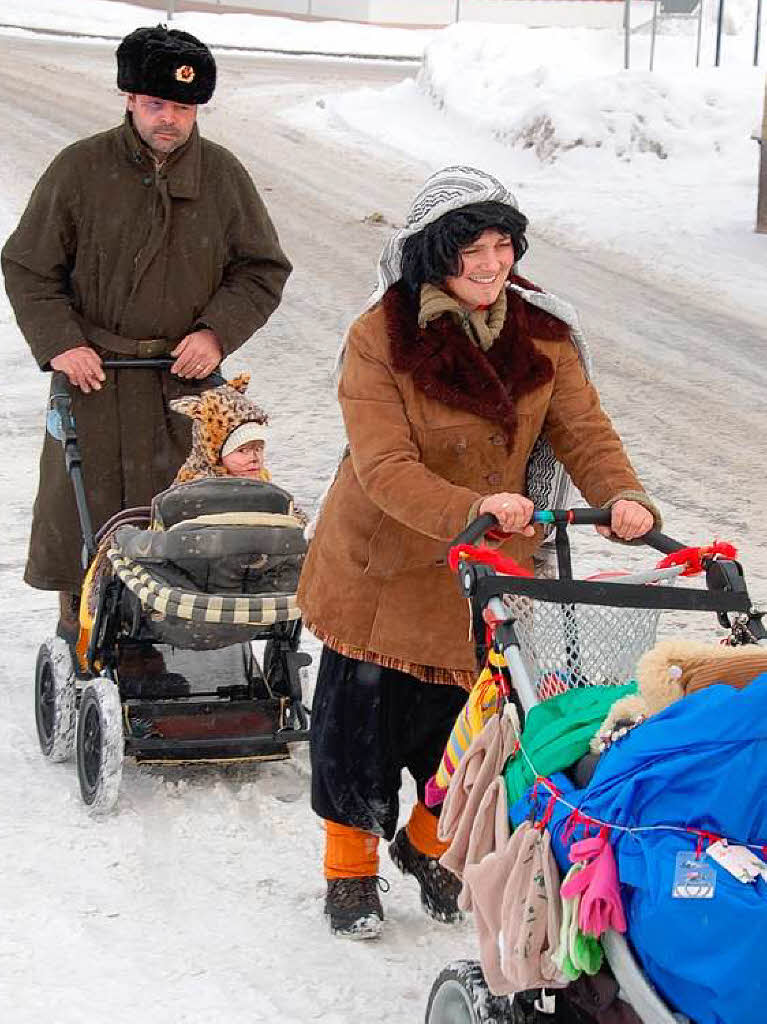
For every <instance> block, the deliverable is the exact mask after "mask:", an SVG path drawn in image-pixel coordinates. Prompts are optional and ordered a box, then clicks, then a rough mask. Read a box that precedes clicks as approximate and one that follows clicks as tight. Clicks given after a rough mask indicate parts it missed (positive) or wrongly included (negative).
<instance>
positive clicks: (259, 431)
mask: <svg viewBox="0 0 767 1024" xmlns="http://www.w3.org/2000/svg"><path fill="white" fill-rule="evenodd" d="M269 434H270V431H269V428H268V427H267V426H266V425H265V424H264V423H256V422H255V421H254V420H248V422H247V423H241V424H240V425H239V427H235V428H234V430H233V431H232V432H231V434H230V435H229V437H227V439H226V441H224V444H223V447H222V448H221V458H222V459H223V458H225V457H226V456H227V455H231V453H232V452H233V451H236V449H237V448H242V446H243V445H244V444H248V443H249V442H250V441H263V442H264V443H266V441H267V440H268V439H269Z"/></svg>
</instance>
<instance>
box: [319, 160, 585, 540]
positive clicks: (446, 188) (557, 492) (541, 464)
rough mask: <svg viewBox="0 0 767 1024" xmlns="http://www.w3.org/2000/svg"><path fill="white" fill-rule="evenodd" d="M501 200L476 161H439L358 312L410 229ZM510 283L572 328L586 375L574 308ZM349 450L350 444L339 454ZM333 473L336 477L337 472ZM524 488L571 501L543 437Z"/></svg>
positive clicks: (543, 497)
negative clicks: (465, 164)
mask: <svg viewBox="0 0 767 1024" xmlns="http://www.w3.org/2000/svg"><path fill="white" fill-rule="evenodd" d="M488 202H496V203H504V204H506V205H507V206H512V207H513V208H514V209H515V210H518V209H519V207H518V205H517V200H516V198H515V197H514V195H513V194H512V193H511V192H510V191H509V190H508V189H507V188H506V186H505V185H503V184H502V183H501V182H500V181H499V180H498V179H497V178H494V177H493V175H492V174H488V173H487V172H486V171H480V170H478V169H477V168H476V167H462V166H456V167H443V168H442V170H439V171H435V173H434V174H432V175H431V177H430V178H427V179H426V182H425V183H424V186H423V188H422V189H421V190H420V192H419V193H418V194H417V195H416V197H415V199H414V200H413V203H412V205H411V207H410V211H409V213H408V215H407V219H406V221H405V224H404V226H403V227H401V228H398V229H397V230H396V231H395V232H394V234H393V235H392V236H391V238H390V239H389V240H388V242H387V243H386V245H385V246H384V248H383V251H382V253H381V256H380V258H379V260H378V283H377V285H376V288H375V291H374V292H373V293H372V294H371V295H370V297H369V298H368V301H367V302H366V303H365V307H364V309H363V310H361V313H363V312H365V311H366V310H368V309H370V308H371V307H372V306H374V305H375V304H376V303H377V302H380V300H381V299H382V298H383V297H384V295H385V294H386V292H387V291H388V290H389V288H391V286H392V285H393V284H396V283H397V281H399V280H400V279H401V277H402V250H403V248H404V245H405V242H406V240H407V239H408V238H410V237H411V236H412V235H417V234H418V232H419V231H422V230H423V229H424V228H425V227H426V226H427V225H429V224H433V223H434V221H436V220H439V218H440V217H443V216H444V215H445V214H446V213H451V212H452V211H453V210H460V209H461V208H462V207H464V206H472V205H474V204H475V203H488ZM507 287H508V288H510V289H511V290H513V291H514V292H516V293H517V294H518V295H520V296H521V297H522V298H523V299H524V300H525V301H526V302H529V303H530V304H531V305H533V306H538V307H539V308H540V309H543V310H545V311H546V312H547V313H551V314H552V315H553V316H555V317H557V318H558V319H559V320H562V321H563V322H564V323H566V324H567V325H568V327H569V328H570V333H571V336H572V339H573V341H574V343H575V346H576V348H577V349H578V354H579V356H580V360H581V364H582V365H583V368H584V371H585V373H586V375H587V376H590V374H591V359H590V356H589V351H588V347H587V345H586V339H585V338H584V336H583V332H582V330H581V327H580V322H579V320H578V314H577V313H576V311H575V309H574V307H573V306H571V305H570V303H569V302H566V301H564V300H563V299H560V298H558V297H557V296H556V295H552V294H551V293H550V292H538V291H531V290H530V289H527V288H522V287H521V286H519V285H515V284H509V285H507ZM347 333H348V332H347ZM345 348H346V336H344V339H343V341H342V342H341V347H340V349H339V352H338V360H337V364H336V365H337V369H338V370H339V371H340V368H341V364H342V362H343V356H344V351H345ZM346 454H348V445H347V446H346V448H345V449H344V452H343V454H342V458H343V456H345V455H346ZM333 479H335V474H334V477H333ZM332 483H333V480H331V481H330V482H329V483H328V486H327V487H326V488H325V491H324V492H323V494H322V496H321V497H320V501H319V508H318V510H317V514H316V516H315V519H314V521H313V522H312V523H310V524H309V526H308V527H307V536H308V537H311V536H312V535H313V533H314V526H315V524H316V522H317V519H318V518H319V516H320V513H321V511H322V507H323V505H324V504H325V497H326V496H327V493H328V491H329V490H330V486H331V485H332ZM525 490H526V494H527V497H528V498H530V499H531V500H532V502H533V504H534V505H535V507H536V508H539V509H545V508H567V507H568V506H569V505H570V504H572V502H573V500H574V498H575V495H576V494H577V492H576V491H575V487H574V485H573V483H572V481H571V480H570V477H569V476H568V475H567V473H566V472H565V469H564V467H563V466H562V465H561V463H559V462H558V461H557V460H556V458H555V456H554V452H553V449H552V447H551V445H550V443H549V442H548V441H547V440H546V439H545V438H543V437H539V438H538V440H537V441H536V443H535V445H534V447H533V451H532V453H531V455H530V459H529V461H528V464H527V474H526V488H525Z"/></svg>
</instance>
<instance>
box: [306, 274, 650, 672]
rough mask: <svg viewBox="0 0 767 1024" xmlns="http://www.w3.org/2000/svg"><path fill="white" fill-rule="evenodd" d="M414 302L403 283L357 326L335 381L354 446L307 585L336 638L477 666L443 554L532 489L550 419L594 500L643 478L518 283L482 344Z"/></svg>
mask: <svg viewBox="0 0 767 1024" xmlns="http://www.w3.org/2000/svg"><path fill="white" fill-rule="evenodd" d="M524 284H526V285H527V284H528V282H524ZM417 312H418V310H417V308H416V307H415V306H414V305H413V304H412V303H411V302H410V300H408V298H407V297H406V294H405V292H404V289H403V288H402V286H401V285H395V286H394V287H393V288H391V289H390V290H389V292H388V293H387V294H386V296H385V297H384V299H383V301H382V302H381V303H379V304H378V305H377V306H375V307H374V308H373V309H371V310H370V311H369V312H367V313H365V314H364V315H363V316H362V317H360V318H359V319H358V320H357V321H356V322H355V324H354V325H353V326H352V329H351V331H350V334H349V338H348V344H347V349H346V354H345V358H344V363H343V370H342V375H341V380H340V384H339V400H340V403H341V408H342V411H343V415H344V420H345V423H346V429H347V434H348V438H349V448H350V455H349V456H347V457H346V458H345V459H344V460H343V462H342V464H341V466H340V468H339V471H338V474H337V476H336V479H335V481H334V483H333V485H332V487H331V489H330V492H329V494H328V497H327V500H326V503H325V506H324V508H323V510H322V513H321V516H320V519H319V522H318V524H317V530H316V533H315V536H314V539H313V541H312V543H311V544H310V547H309V553H308V556H307V559H306V562H305V565H304V571H303V574H302V577H301V583H300V587H299V594H298V599H299V604H300V607H301V610H302V613H303V615H304V619H305V622H306V623H307V624H308V626H309V628H310V629H312V630H313V631H314V632H315V633H317V635H318V636H320V638H321V639H323V640H324V641H326V642H329V643H330V645H331V646H334V647H336V649H340V650H342V651H344V652H346V653H351V652H352V649H354V656H357V657H362V658H367V659H369V660H374V661H376V660H378V661H381V662H382V663H384V664H385V663H387V661H388V660H392V661H394V662H395V663H396V662H397V661H399V662H408V663H413V664H420V665H429V666H438V667H441V668H443V669H449V670H459V671H461V672H469V673H470V672H473V671H474V668H475V664H474V652H473V646H472V642H471V640H470V637H469V621H470V619H469V610H468V605H467V602H466V601H465V600H464V599H463V598H462V597H461V596H460V594H459V592H458V586H457V584H456V582H455V579H454V578H453V576H452V574H451V572H450V570H449V569H448V567H447V564H446V556H447V550H448V544H449V541H450V540H451V539H452V538H453V537H454V536H455V535H456V534H457V533H459V532H460V531H461V530H462V529H463V528H464V526H465V525H466V521H467V517H468V515H469V512H470V510H471V509H472V507H473V506H474V505H475V503H476V502H478V501H479V499H480V498H481V497H482V496H483V495H487V494H492V493H495V492H498V491H509V492H518V493H524V489H525V467H526V464H527V461H528V458H529V456H530V453H531V450H532V447H533V444H534V443H535V441H536V439H537V438H538V436H539V435H540V434H541V433H544V434H546V436H547V437H548V438H549V439H550V441H551V443H552V445H553V448H554V451H555V453H556V455H557V457H558V458H559V459H560V460H561V461H562V462H563V463H564V465H565V467H566V468H567V469H568V471H569V472H570V474H571V475H572V477H573V479H574V481H575V483H576V485H577V486H578V487H579V489H580V490H581V491H582V493H583V494H584V495H585V497H586V499H587V500H588V502H589V503H590V504H591V505H595V506H602V505H605V504H607V503H608V502H610V501H611V499H615V498H616V497H617V496H619V495H620V494H621V493H622V492H634V493H636V492H639V493H640V494H641V485H640V484H639V481H638V479H637V476H636V474H635V472H634V470H633V468H632V466H631V464H630V462H629V460H628V457H627V455H626V453H625V451H624V449H623V446H622V444H621V441H620V439H619V438H618V436H617V434H616V433H615V431H614V429H613V427H612V426H611V424H610V421H609V419H608V417H607V416H606V414H605V413H604V411H603V410H602V408H601V405H600V403H599V397H598V395H597V392H596V390H595V389H594V387H593V386H592V385H591V384H590V383H589V382H588V380H587V379H586V376H585V374H584V372H583V369H582V367H581V365H580V362H579V358H578V353H577V350H576V348H575V345H574V344H573V343H572V341H571V340H570V337H569V333H568V330H567V328H566V327H565V325H564V324H562V323H561V321H558V320H556V319H555V318H554V317H551V316H549V315H548V314H546V313H543V312H542V311H540V310H537V308H535V307H533V306H531V305H529V304H528V303H526V302H525V301H524V300H523V299H522V298H521V297H519V296H518V295H516V293H513V292H509V294H508V310H507V315H506V323H505V325H504V329H503V331H502V333H501V335H500V337H499V338H498V340H497V341H496V342H495V343H494V344H493V346H492V348H491V349H490V350H489V352H487V353H483V352H482V351H481V350H480V349H479V348H477V347H476V346H474V345H472V343H471V342H470V340H469V339H468V338H467V336H466V334H465V333H464V332H463V331H462V330H461V328H460V326H458V325H456V324H455V323H454V322H453V320H452V318H451V317H450V316H449V315H448V316H444V317H441V318H439V320H437V321H434V322H432V323H430V324H428V325H427V326H426V327H425V328H422V329H419V328H418V326H417ZM539 544H540V535H537V536H536V537H535V538H522V537H515V538H512V539H511V540H509V541H508V542H507V543H506V544H505V545H504V547H503V551H504V552H505V553H507V554H510V555H512V556H513V557H515V558H516V559H518V560H519V561H521V562H523V563H525V564H530V562H531V559H532V554H533V552H534V550H535V549H536V547H537V546H538V545H539Z"/></svg>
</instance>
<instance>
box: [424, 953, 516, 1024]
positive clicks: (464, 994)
mask: <svg viewBox="0 0 767 1024" xmlns="http://www.w3.org/2000/svg"><path fill="white" fill-rule="evenodd" d="M511 1021H512V1016H511V1007H510V1004H509V1000H508V999H507V998H506V997H505V996H494V995H493V994H492V992H491V991H490V989H489V988H488V987H487V983H486V981H485V979H484V977H483V975H482V968H481V967H480V965H479V964H478V963H477V961H476V960H455V961H453V963H451V964H448V966H447V967H445V968H444V970H443V971H442V972H441V973H440V974H439V976H438V977H437V979H436V981H435V982H434V984H433V985H432V987H431V992H430V993H429V1002H428V1004H427V1006H426V1024H510V1022H511Z"/></svg>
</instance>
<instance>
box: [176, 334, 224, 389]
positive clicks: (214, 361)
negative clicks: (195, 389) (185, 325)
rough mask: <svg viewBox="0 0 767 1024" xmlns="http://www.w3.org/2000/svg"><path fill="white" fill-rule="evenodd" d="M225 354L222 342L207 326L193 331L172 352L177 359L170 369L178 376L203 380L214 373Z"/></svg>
mask: <svg viewBox="0 0 767 1024" xmlns="http://www.w3.org/2000/svg"><path fill="white" fill-rule="evenodd" d="M223 354H224V352H223V349H222V347H221V342H220V341H219V340H218V338H217V337H216V335H215V334H214V332H213V331H211V330H209V329H208V328H207V327H205V328H203V329H202V330H199V331H192V333H191V334H187V336H186V337H185V338H183V339H182V340H181V341H180V342H179V343H178V345H176V347H175V348H174V349H173V351H172V352H171V355H172V356H175V357H176V361H175V363H174V364H173V366H171V368H170V371H171V373H175V374H176V376H178V377H188V378H191V379H192V380H202V379H203V378H205V377H209V376H210V374H211V373H213V371H214V370H215V369H216V367H217V366H218V364H219V363H220V362H221V358H222V356H223Z"/></svg>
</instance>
